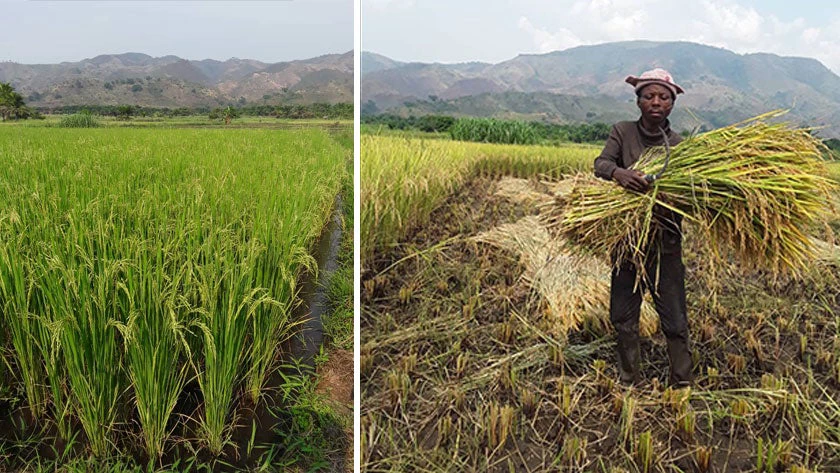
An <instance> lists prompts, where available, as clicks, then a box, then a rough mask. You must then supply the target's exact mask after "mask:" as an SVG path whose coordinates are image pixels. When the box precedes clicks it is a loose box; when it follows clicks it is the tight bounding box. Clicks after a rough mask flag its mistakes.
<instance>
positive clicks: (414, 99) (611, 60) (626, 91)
mask: <svg viewBox="0 0 840 473" xmlns="http://www.w3.org/2000/svg"><path fill="white" fill-rule="evenodd" d="M362 64H363V65H364V64H371V65H372V66H371V68H370V69H369V70H365V69H364V68H363V71H362V72H363V77H362V94H363V95H362V103H368V102H372V104H373V105H375V108H374V107H371V104H370V103H368V105H367V106H366V110H378V111H380V112H382V111H389V112H392V113H398V114H402V115H408V114H415V115H417V114H423V113H443V112H445V113H451V114H455V115H479V116H499V117H516V118H526V119H534V120H547V121H558V122H563V121H570V120H571V121H581V120H582V121H589V122H594V121H607V122H609V121H614V120H615V119H616V117H618V118H623V119H626V118H627V113H629V114H630V115H632V114H633V113H635V112H634V110H635V105H634V103H633V101H634V96H633V94H632V89H630V87H629V86H628V85H627V84H625V83H624V78H625V77H626V76H627V75H628V74H639V73H641V72H642V71H645V70H648V69H651V68H653V67H664V68H666V69H668V70H669V71H671V73H672V74H673V75H674V77H676V79H677V81H678V82H679V83H680V85H682V86H683V87H684V88H685V89H686V94H685V95H684V96H680V98H679V100H678V102H677V111H676V112H675V115H674V116H673V121H674V124H675V126H676V127H677V128H678V129H693V128H694V127H696V126H703V125H705V126H707V127H715V126H720V125H724V124H729V123H732V122H734V121H738V120H741V119H745V118H748V117H751V116H754V115H757V114H759V113H762V112H765V111H768V110H771V109H776V108H791V109H792V110H791V114H790V115H789V117H790V118H791V120H793V121H795V122H797V123H800V124H807V125H809V126H819V127H825V128H824V129H822V130H820V133H821V134H822V135H823V136H826V137H840V77H838V76H837V75H836V74H834V73H833V72H831V71H830V70H829V69H828V68H826V67H825V66H824V65H822V64H821V63H820V62H818V61H816V60H814V59H807V58H799V57H781V56H777V55H773V54H766V53H756V54H743V55H742V54H736V53H734V52H732V51H728V50H726V49H722V48H715V47H710V46H704V45H700V44H695V43H688V42H650V41H632V42H620V43H606V44H600V45H595V46H580V47H576V48H571V49H567V50H563V51H555V52H551V53H547V54H523V55H519V56H517V57H515V58H513V59H510V60H508V61H504V62H501V63H498V64H486V63H465V64H421V63H400V62H397V61H393V60H391V59H389V58H386V57H384V56H381V55H373V54H372V53H367V52H365V53H362ZM625 112H626V113H625ZM692 114H693V115H694V116H692ZM695 116H696V117H695Z"/></svg>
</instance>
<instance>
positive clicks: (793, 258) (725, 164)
mask: <svg viewBox="0 0 840 473" xmlns="http://www.w3.org/2000/svg"><path fill="white" fill-rule="evenodd" d="M782 113H783V112H778V111H776V112H771V113H768V114H765V115H761V116H758V117H755V118H753V119H750V120H748V121H746V122H743V123H739V124H735V125H731V126H728V127H724V128H720V129H717V130H713V131H710V132H707V133H704V134H701V135H698V136H695V137H693V138H690V139H687V140H685V141H683V142H682V143H680V144H679V145H677V146H675V147H673V148H672V149H671V160H670V164H669V166H668V169H667V171H666V172H665V174H664V175H663V176H662V177H661V178H660V179H659V180H657V181H656V182H655V183H653V184H652V186H651V189H650V190H649V191H648V192H646V193H636V192H631V191H627V190H625V189H623V188H621V187H620V186H617V185H615V183H611V182H607V181H603V180H600V179H596V178H594V177H585V176H580V177H578V183H577V185H576V187H575V189H574V190H573V191H572V192H571V193H570V195H569V196H568V197H567V198H565V199H563V200H561V201H558V202H556V203H555V204H552V205H551V206H549V208H548V216H547V221H548V223H549V226H550V227H551V228H552V229H556V231H557V232H558V233H559V234H561V235H564V236H565V237H566V238H567V239H568V240H569V241H570V242H572V243H573V244H574V245H576V246H578V247H580V248H583V250H584V251H589V252H592V253H593V254H595V255H596V256H600V257H607V256H608V255H611V256H612V257H613V262H614V263H615V264H619V263H620V262H622V261H630V262H632V263H634V264H635V265H636V267H637V268H644V267H645V265H644V262H645V260H646V259H647V256H648V255H647V251H648V245H649V242H650V241H651V240H652V239H653V238H655V236H656V234H657V232H658V231H661V228H662V226H663V225H664V224H667V221H666V217H664V215H666V214H667V212H664V211H671V212H673V213H674V214H675V215H679V216H682V217H683V218H684V219H686V220H687V221H690V222H692V223H694V224H696V225H697V227H698V228H699V231H700V232H701V234H702V235H703V237H704V239H705V241H706V242H707V243H708V246H709V248H711V249H713V251H712V252H710V255H711V256H712V257H713V258H720V256H721V255H720V252H719V251H716V249H719V248H724V249H727V250H729V251H731V252H732V253H733V255H734V256H735V258H736V259H737V261H738V262H739V264H741V265H742V266H744V267H747V268H755V267H760V268H763V269H765V270H767V271H768V272H770V273H771V274H772V275H774V276H777V275H779V274H782V273H791V274H793V275H794V276H797V275H800V274H801V273H802V272H804V271H805V270H806V269H807V268H808V266H809V264H810V262H811V260H812V257H813V255H814V247H813V244H812V242H811V240H810V238H809V237H808V235H807V231H808V229H809V228H810V227H811V226H812V225H814V224H816V223H818V222H820V221H821V220H823V219H824V218H825V209H826V206H827V205H828V202H829V198H830V197H829V196H830V193H831V192H832V191H833V190H834V189H836V188H837V185H836V183H834V182H833V181H831V180H830V179H829V178H828V177H827V171H826V166H825V163H824V162H823V161H822V156H821V153H820V149H821V144H820V142H819V140H818V139H816V138H815V137H813V136H812V135H811V134H810V133H809V132H808V130H803V129H796V128H791V127H789V126H787V125H786V124H784V123H770V122H768V120H770V119H772V118H776V117H778V116H779V115H781V114H782ZM663 162H664V152H663V149H662V148H651V149H650V150H648V151H647V152H646V153H645V154H644V155H643V156H642V157H641V159H640V160H639V162H637V163H636V165H635V166H634V169H637V170H640V171H642V172H643V173H645V174H653V173H656V172H658V171H659V170H660V169H661V168H662V164H663ZM640 273H641V271H640ZM640 276H641V275H640Z"/></svg>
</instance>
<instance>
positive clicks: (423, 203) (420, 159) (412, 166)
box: [359, 135, 597, 266]
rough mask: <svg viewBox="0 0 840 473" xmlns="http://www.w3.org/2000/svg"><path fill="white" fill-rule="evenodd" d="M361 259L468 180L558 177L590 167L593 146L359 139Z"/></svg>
mask: <svg viewBox="0 0 840 473" xmlns="http://www.w3.org/2000/svg"><path fill="white" fill-rule="evenodd" d="M361 150H362V155H361V158H360V160H361V183H362V184H361V191H360V192H361V197H360V198H361V204H360V205H361V208H360V211H359V213H360V215H361V240H360V245H361V255H360V258H361V260H362V262H363V266H365V265H366V264H367V261H370V259H371V258H372V257H373V253H374V249H375V248H377V249H380V251H381V250H382V249H386V248H388V247H389V246H390V245H393V244H394V243H395V242H396V241H398V240H399V239H400V238H401V237H402V236H404V235H406V233H407V232H408V231H410V230H411V229H413V228H416V227H417V226H418V225H422V224H423V223H425V222H426V221H427V220H428V217H429V214H430V213H431V212H432V210H433V209H434V208H436V207H437V206H438V205H440V203H441V202H443V200H444V199H445V198H446V196H448V195H449V194H450V193H452V192H453V191H455V190H456V189H458V188H459V187H460V186H461V185H462V184H463V183H464V182H465V181H466V180H467V179H468V178H470V177H473V176H476V175H481V176H500V175H505V174H507V175H512V176H522V177H526V176H530V175H534V174H541V173H542V174H545V175H549V176H555V177H558V176H560V175H562V174H563V173H567V172H569V171H571V170H581V169H584V168H585V167H588V166H591V163H592V156H594V155H595V154H597V148H596V147H594V146H586V145H580V146H568V147H563V148H554V147H550V146H515V145H494V144H479V143H452V142H445V141H435V140H425V141H424V140H417V139H412V140H408V139H402V138H393V137H379V136H368V135H365V136H362V138H361Z"/></svg>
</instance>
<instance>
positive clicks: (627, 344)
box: [616, 332, 640, 385]
mask: <svg viewBox="0 0 840 473" xmlns="http://www.w3.org/2000/svg"><path fill="white" fill-rule="evenodd" d="M616 348H617V351H618V375H619V380H620V381H621V383H622V384H624V385H632V384H636V383H638V382H639V379H640V375H639V334H638V333H627V332H625V333H622V332H619V333H618V345H617V347H616Z"/></svg>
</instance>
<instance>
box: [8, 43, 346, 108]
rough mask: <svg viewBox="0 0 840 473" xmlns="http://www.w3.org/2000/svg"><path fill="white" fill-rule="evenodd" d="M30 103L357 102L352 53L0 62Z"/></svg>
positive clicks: (131, 56)
mask: <svg viewBox="0 0 840 473" xmlns="http://www.w3.org/2000/svg"><path fill="white" fill-rule="evenodd" d="M0 82H9V83H11V84H12V86H14V87H15V89H16V90H17V91H18V92H19V93H20V94H21V95H23V96H24V97H25V98H27V100H26V102H27V105H29V106H32V107H36V108H47V109H48V108H52V107H60V106H63V105H120V104H132V105H141V106H148V107H202V106H203V107H217V106H220V105H228V104H238V105H263V104H267V105H279V104H310V103H315V102H327V103H339V102H349V103H352V102H353V51H349V52H346V53H344V54H327V55H324V56H319V57H316V58H311V59H304V60H297V61H289V62H278V63H264V62H260V61H256V60H253V59H238V58H231V59H228V60H226V61H218V60H214V59H204V60H201V61H195V60H187V59H182V58H180V57H177V56H163V57H152V56H149V55H147V54H141V53H125V54H105V55H100V56H96V57H94V58H90V59H83V60H81V61H78V62H62V63H60V64H19V63H15V62H2V63H0Z"/></svg>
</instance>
